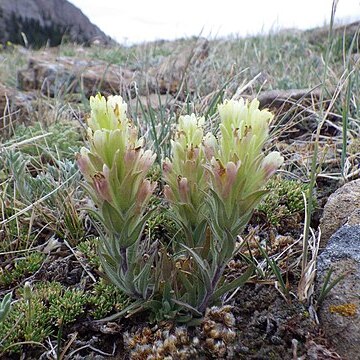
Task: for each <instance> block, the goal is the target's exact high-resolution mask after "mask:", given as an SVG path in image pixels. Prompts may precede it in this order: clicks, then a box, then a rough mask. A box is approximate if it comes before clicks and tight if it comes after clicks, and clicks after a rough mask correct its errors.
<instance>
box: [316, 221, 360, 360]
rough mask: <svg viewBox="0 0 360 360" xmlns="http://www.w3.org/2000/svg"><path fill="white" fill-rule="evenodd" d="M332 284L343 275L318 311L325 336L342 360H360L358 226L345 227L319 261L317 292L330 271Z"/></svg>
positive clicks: (331, 239)
mask: <svg viewBox="0 0 360 360" xmlns="http://www.w3.org/2000/svg"><path fill="white" fill-rule="evenodd" d="M330 268H332V269H333V274H332V277H331V281H333V280H334V279H336V278H337V277H339V276H340V275H342V274H344V273H346V276H345V278H344V279H343V280H341V281H340V282H339V283H338V284H337V285H336V286H335V287H334V288H333V289H332V290H331V291H330V293H329V294H328V296H327V297H326V298H325V300H324V301H323V303H322V304H321V306H320V309H319V319H320V323H321V326H322V328H323V330H324V332H325V334H326V337H327V338H328V339H329V340H330V341H331V342H332V344H333V346H334V347H335V349H336V351H337V352H338V353H339V354H340V355H341V356H343V358H344V359H360V310H359V309H360V226H359V225H355V226H349V225H345V226H343V227H341V228H340V229H339V230H338V231H337V232H336V233H335V234H334V235H333V236H332V237H331V238H330V240H329V242H328V244H327V246H326V249H325V250H324V251H323V252H322V253H321V254H320V256H319V258H318V274H317V284H316V287H317V291H318V292H319V291H320V289H321V287H322V285H323V282H324V278H325V276H326V274H327V273H328V271H329V269H330Z"/></svg>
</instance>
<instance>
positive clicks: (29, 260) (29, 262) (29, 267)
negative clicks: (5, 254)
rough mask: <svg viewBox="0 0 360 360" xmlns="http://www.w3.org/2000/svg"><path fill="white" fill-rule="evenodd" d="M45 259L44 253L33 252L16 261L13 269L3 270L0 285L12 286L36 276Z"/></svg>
mask: <svg viewBox="0 0 360 360" xmlns="http://www.w3.org/2000/svg"><path fill="white" fill-rule="evenodd" d="M44 258H45V255H44V254H43V253H39V252H32V253H30V254H28V255H25V256H24V257H21V258H17V259H15V260H14V262H13V266H12V267H11V268H5V269H2V272H1V275H0V285H6V286H7V285H11V284H13V283H14V282H19V281H21V280H22V279H24V278H25V277H27V276H29V275H32V274H34V273H35V272H36V271H37V270H39V268H40V266H41V264H42V262H43V261H44Z"/></svg>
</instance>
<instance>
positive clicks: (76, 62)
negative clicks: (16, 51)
mask: <svg viewBox="0 0 360 360" xmlns="http://www.w3.org/2000/svg"><path fill="white" fill-rule="evenodd" d="M134 76H135V73H134V72H133V71H131V70H130V69H127V68H122V67H121V66H118V65H109V64H107V63H106V62H103V61H100V60H96V61H95V60H87V59H78V58H72V57H65V56H60V57H56V58H54V57H51V56H49V54H44V56H40V57H36V58H31V59H30V60H29V62H28V67H27V68H26V69H24V70H19V71H18V74H17V78H18V87H19V88H20V89H21V90H25V91H29V90H35V89H36V90H41V92H42V93H43V94H44V95H47V96H51V97H54V96H56V95H60V94H64V93H66V94H69V93H78V94H83V95H84V96H86V97H89V96H90V95H95V94H96V93H97V92H99V91H100V92H102V93H103V94H105V95H110V94H114V93H115V94H116V93H123V92H124V91H128V90H129V89H130V88H131V82H132V81H133V80H134Z"/></svg>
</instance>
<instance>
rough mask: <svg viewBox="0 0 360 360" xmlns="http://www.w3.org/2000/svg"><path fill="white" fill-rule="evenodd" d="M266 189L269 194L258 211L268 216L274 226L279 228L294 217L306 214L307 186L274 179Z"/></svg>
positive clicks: (291, 181)
mask: <svg viewBox="0 0 360 360" xmlns="http://www.w3.org/2000/svg"><path fill="white" fill-rule="evenodd" d="M266 188H267V189H268V190H269V194H268V195H267V196H266V197H265V198H264V200H263V201H262V202H261V203H260V205H259V207H258V210H260V211H262V212H263V213H264V214H265V215H266V217H267V219H268V221H269V222H270V223H271V224H272V225H274V226H276V227H278V226H280V225H281V223H282V222H284V221H286V220H288V219H290V218H292V217H293V216H294V215H296V214H299V215H302V214H303V213H304V210H305V205H304V198H303V193H305V194H306V193H307V191H308V185H307V184H303V183H300V182H298V181H294V180H286V179H281V178H273V179H271V180H270V181H269V183H268V184H267V186H266Z"/></svg>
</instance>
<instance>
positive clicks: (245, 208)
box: [164, 100, 283, 313]
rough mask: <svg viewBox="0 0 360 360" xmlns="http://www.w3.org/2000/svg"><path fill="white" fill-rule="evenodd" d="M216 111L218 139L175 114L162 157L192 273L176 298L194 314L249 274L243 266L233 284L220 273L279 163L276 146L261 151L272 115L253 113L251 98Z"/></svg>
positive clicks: (255, 105)
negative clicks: (167, 147) (173, 129)
mask: <svg viewBox="0 0 360 360" xmlns="http://www.w3.org/2000/svg"><path fill="white" fill-rule="evenodd" d="M219 114H220V120H221V123H220V126H219V127H220V133H219V134H217V137H216V136H215V135H213V134H211V133H207V134H206V135H205V136H203V125H204V120H203V119H202V118H200V119H198V120H197V119H196V118H195V115H191V116H187V117H183V118H180V121H179V126H178V132H177V135H176V140H175V141H173V143H172V155H173V156H172V161H170V160H169V159H166V160H165V162H164V174H165V175H164V177H165V181H167V183H168V185H167V188H166V189H165V195H166V197H167V198H168V200H170V202H171V206H172V208H173V209H174V212H175V213H176V215H177V216H178V217H179V218H180V221H179V222H180V224H182V225H183V226H182V227H183V233H184V234H186V235H187V236H185V237H184V238H185V239H187V241H184V242H183V243H182V244H181V246H182V247H183V248H184V249H185V250H186V252H187V254H188V256H187V258H186V259H187V260H186V261H187V263H188V265H187V266H188V269H189V268H190V269H191V271H186V272H183V273H182V276H181V277H180V279H181V281H182V283H183V285H184V288H186V292H185V293H184V294H183V295H182V297H181V298H182V300H183V299H186V301H187V302H189V301H190V300H189V299H190V298H191V299H192V301H191V306H192V307H193V308H196V309H197V310H198V311H199V312H200V313H202V312H203V311H204V310H205V309H206V307H207V306H208V305H209V304H210V303H213V302H215V301H217V300H218V298H219V297H220V296H222V295H223V294H224V293H226V292H228V291H230V290H231V289H232V288H235V287H238V286H239V285H241V284H242V283H243V282H245V281H246V280H247V279H248V277H249V276H250V275H251V273H252V269H251V268H249V269H248V271H247V272H246V273H245V274H244V276H243V277H240V278H239V279H236V280H234V281H233V282H232V283H226V282H224V279H222V275H223V273H224V270H225V267H226V265H227V263H228V262H229V261H230V259H231V258H232V257H233V256H234V252H235V248H236V238H237V236H238V235H239V234H240V232H241V231H242V229H243V228H244V226H245V225H246V224H247V222H248V221H249V219H250V216H251V214H252V211H253V209H254V208H255V206H256V205H257V204H258V202H259V201H260V199H261V198H262V196H263V195H264V194H265V192H266V191H265V190H264V185H265V184H266V182H267V180H268V179H269V178H270V176H271V175H272V174H273V173H274V172H275V171H276V170H277V168H278V167H279V166H280V165H281V164H282V161H283V159H282V157H281V156H280V154H279V153H277V152H272V153H270V154H269V155H267V156H266V157H265V156H264V154H263V152H262V149H263V146H264V143H265V141H266V139H267V137H268V133H269V123H270V121H271V119H272V117H273V116H272V114H271V113H270V112H268V111H267V110H262V111H260V110H259V102H258V101H257V100H253V101H252V102H251V103H248V102H246V103H245V102H244V100H240V101H233V100H230V101H226V102H225V103H224V104H222V105H220V106H219ZM204 220H205V221H204ZM200 225H201V226H200ZM188 238H190V240H189V239H188ZM177 288H180V289H181V286H180V287H179V286H178V287H177ZM189 294H196V296H195V297H194V296H190V295H189Z"/></svg>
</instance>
